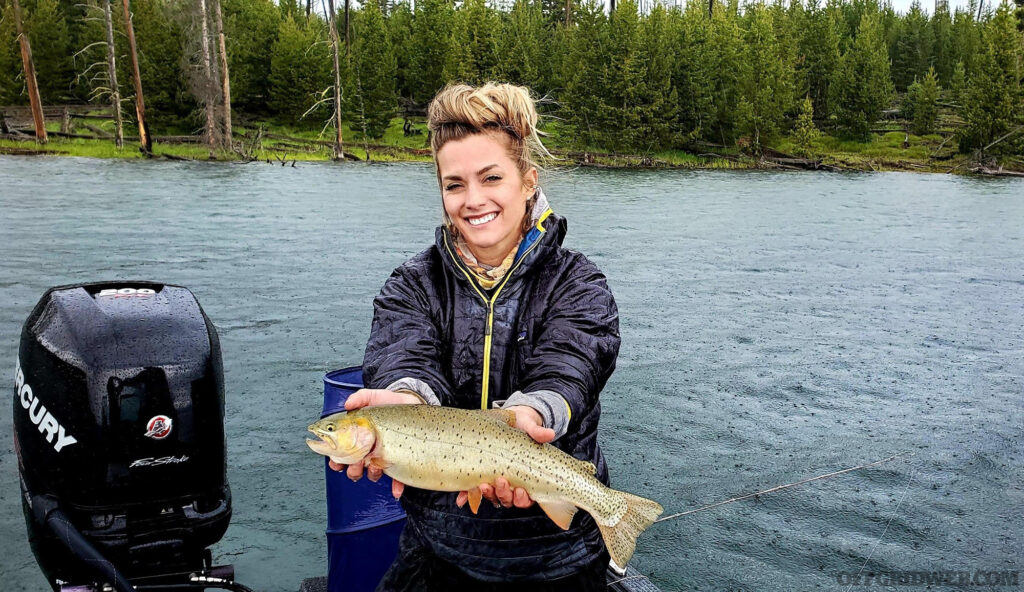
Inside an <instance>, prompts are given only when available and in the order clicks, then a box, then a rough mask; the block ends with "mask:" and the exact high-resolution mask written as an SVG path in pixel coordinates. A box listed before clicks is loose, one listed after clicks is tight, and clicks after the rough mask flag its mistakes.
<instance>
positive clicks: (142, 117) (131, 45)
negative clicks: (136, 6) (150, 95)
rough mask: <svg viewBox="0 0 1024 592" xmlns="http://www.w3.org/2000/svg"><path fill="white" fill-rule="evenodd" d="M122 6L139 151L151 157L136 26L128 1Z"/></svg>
mask: <svg viewBox="0 0 1024 592" xmlns="http://www.w3.org/2000/svg"><path fill="white" fill-rule="evenodd" d="M121 5H122V6H123V7H124V28H125V31H126V32H127V33H128V57H129V58H131V61H132V78H134V79H135V115H136V117H137V118H138V122H139V144H140V146H139V150H142V153H143V154H146V155H150V154H152V153H153V138H152V136H150V135H149V126H148V125H147V124H146V102H145V100H143V96H142V77H141V75H140V74H139V53H138V51H136V49H135V26H134V25H132V11H131V8H130V7H129V6H128V0H122V4H121Z"/></svg>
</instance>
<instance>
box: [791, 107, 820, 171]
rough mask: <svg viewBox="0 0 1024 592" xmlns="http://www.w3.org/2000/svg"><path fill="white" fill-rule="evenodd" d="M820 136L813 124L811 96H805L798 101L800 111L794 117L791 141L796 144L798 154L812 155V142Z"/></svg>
mask: <svg viewBox="0 0 1024 592" xmlns="http://www.w3.org/2000/svg"><path fill="white" fill-rule="evenodd" d="M820 137H821V132H820V131H818V128H817V126H815V125H814V103H813V102H812V101H811V97H809V96H808V97H807V98H805V99H804V100H803V102H802V103H800V113H799V114H798V115H797V117H796V127H795V128H794V129H793V143H794V144H796V153H797V154H798V155H800V156H812V155H813V154H814V143H815V142H817V141H818V138H820Z"/></svg>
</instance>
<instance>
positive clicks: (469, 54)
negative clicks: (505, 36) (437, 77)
mask: <svg viewBox="0 0 1024 592" xmlns="http://www.w3.org/2000/svg"><path fill="white" fill-rule="evenodd" d="M500 29H501V21H500V20H499V18H498V15H497V13H496V12H495V10H494V9H492V8H490V7H488V6H487V2H486V0H463V2H462V6H461V7H459V9H458V10H456V11H455V15H454V21H453V28H452V40H451V52H450V53H449V54H448V56H447V58H448V59H447V61H446V62H445V67H444V78H445V81H447V82H463V83H468V84H481V83H483V82H485V81H487V80H490V79H491V78H493V76H494V71H495V67H496V65H497V62H498V59H497V41H498V40H497V35H498V33H499V32H500Z"/></svg>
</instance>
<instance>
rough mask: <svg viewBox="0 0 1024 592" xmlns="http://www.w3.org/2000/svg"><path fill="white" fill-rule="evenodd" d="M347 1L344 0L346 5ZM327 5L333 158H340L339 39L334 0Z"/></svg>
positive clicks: (341, 157)
mask: <svg viewBox="0 0 1024 592" xmlns="http://www.w3.org/2000/svg"><path fill="white" fill-rule="evenodd" d="M347 5H348V1H347V0H346V6H347ZM327 6H328V11H329V15H330V16H329V19H328V23H329V25H330V27H331V31H330V35H331V53H332V54H333V55H334V131H335V135H334V146H333V150H334V155H333V158H334V160H342V159H344V158H345V153H344V151H343V149H342V143H341V64H340V62H339V59H338V51H339V46H340V45H341V40H340V39H339V36H338V26H337V22H336V21H337V19H336V18H335V15H336V12H335V10H334V0H327ZM345 17H346V18H345V23H346V24H348V14H347V12H346V15H345Z"/></svg>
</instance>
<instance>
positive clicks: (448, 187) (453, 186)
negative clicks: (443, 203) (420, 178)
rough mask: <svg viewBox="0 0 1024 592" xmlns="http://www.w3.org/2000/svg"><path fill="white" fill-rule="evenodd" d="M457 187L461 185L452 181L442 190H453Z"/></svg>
mask: <svg viewBox="0 0 1024 592" xmlns="http://www.w3.org/2000/svg"><path fill="white" fill-rule="evenodd" d="M459 187H461V185H459V184H458V183H452V184H451V185H448V186H447V187H445V188H444V190H445V191H455V190H456V189H458V188H459Z"/></svg>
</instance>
